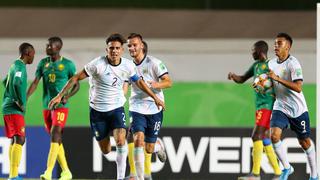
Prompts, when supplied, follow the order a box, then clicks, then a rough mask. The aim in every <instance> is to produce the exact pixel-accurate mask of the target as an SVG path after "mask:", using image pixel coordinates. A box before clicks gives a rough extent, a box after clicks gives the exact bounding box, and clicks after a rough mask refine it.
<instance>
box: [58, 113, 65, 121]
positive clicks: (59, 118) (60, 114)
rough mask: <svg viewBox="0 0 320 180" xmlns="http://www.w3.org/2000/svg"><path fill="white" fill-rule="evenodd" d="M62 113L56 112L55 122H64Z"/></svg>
mask: <svg viewBox="0 0 320 180" xmlns="http://www.w3.org/2000/svg"><path fill="white" fill-rule="evenodd" d="M64 116H65V115H64V113H63V112H58V113H57V120H58V121H64Z"/></svg>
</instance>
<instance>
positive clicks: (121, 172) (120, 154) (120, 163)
mask: <svg viewBox="0 0 320 180" xmlns="http://www.w3.org/2000/svg"><path fill="white" fill-rule="evenodd" d="M116 149H117V157H116V163H117V179H124V178H125V174H126V164H127V162H126V161H127V155H128V148H127V144H125V145H124V146H117V147H116Z"/></svg>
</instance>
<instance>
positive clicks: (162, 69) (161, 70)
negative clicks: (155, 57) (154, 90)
mask: <svg viewBox="0 0 320 180" xmlns="http://www.w3.org/2000/svg"><path fill="white" fill-rule="evenodd" d="M153 69H154V72H155V73H156V75H157V77H159V78H160V77H161V76H163V75H165V74H168V69H167V67H166V66H165V65H164V63H163V62H162V61H158V62H156V63H154V66H153Z"/></svg>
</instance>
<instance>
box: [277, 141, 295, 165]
mask: <svg viewBox="0 0 320 180" xmlns="http://www.w3.org/2000/svg"><path fill="white" fill-rule="evenodd" d="M273 148H274V151H275V152H276V154H277V156H278V159H279V160H280V162H281V163H282V165H283V167H284V168H285V169H289V168H290V167H291V165H290V163H289V161H288V156H287V152H286V150H285V148H284V147H283V145H282V141H279V142H277V143H275V144H273Z"/></svg>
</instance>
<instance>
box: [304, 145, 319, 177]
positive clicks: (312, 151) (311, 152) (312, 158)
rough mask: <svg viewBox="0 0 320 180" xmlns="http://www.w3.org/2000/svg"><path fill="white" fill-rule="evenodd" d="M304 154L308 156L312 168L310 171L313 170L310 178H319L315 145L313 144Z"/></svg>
mask: <svg viewBox="0 0 320 180" xmlns="http://www.w3.org/2000/svg"><path fill="white" fill-rule="evenodd" d="M304 152H305V153H306V155H307V159H308V163H309V166H310V170H311V173H310V176H311V177H312V178H316V177H317V176H318V173H317V164H316V151H315V149H314V145H313V143H311V146H310V147H309V148H308V149H307V150H305V151H304Z"/></svg>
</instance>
